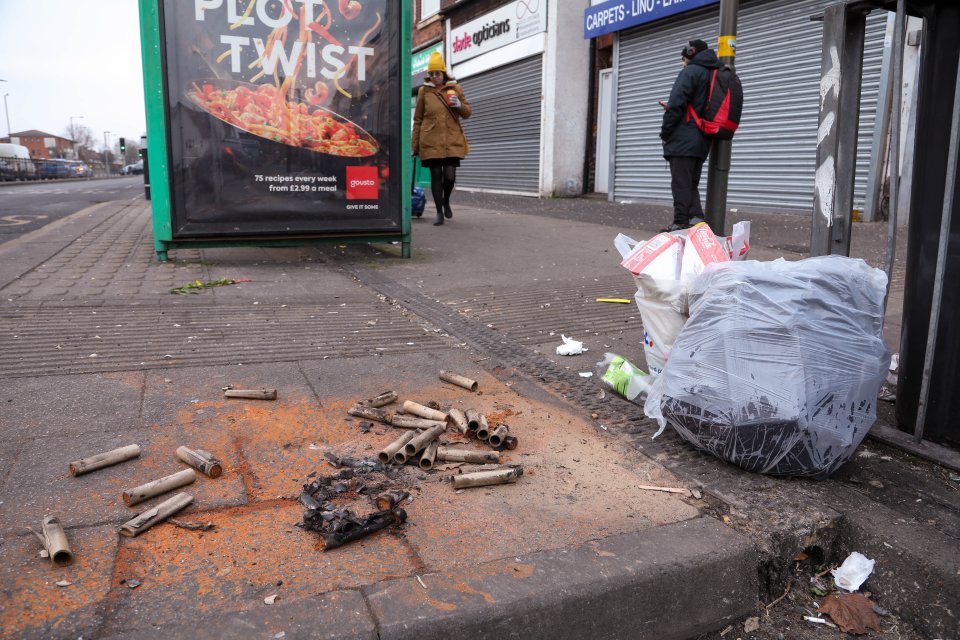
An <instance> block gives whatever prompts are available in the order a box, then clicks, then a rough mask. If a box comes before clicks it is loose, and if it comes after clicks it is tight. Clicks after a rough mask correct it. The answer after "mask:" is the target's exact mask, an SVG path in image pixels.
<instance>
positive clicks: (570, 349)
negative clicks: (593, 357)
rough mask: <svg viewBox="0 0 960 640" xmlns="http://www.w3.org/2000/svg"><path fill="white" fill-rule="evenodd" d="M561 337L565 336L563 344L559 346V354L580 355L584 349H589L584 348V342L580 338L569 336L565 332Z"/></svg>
mask: <svg viewBox="0 0 960 640" xmlns="http://www.w3.org/2000/svg"><path fill="white" fill-rule="evenodd" d="M560 337H561V338H563V344H562V345H560V346H559V347H557V355H558V356H578V355H580V354H581V353H583V352H584V351H587V349H584V348H583V343H582V342H580V341H579V340H574V339H573V338H568V337H567V336H565V335H563V334H560Z"/></svg>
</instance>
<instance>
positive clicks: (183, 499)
mask: <svg viewBox="0 0 960 640" xmlns="http://www.w3.org/2000/svg"><path fill="white" fill-rule="evenodd" d="M191 502H193V496H191V495H190V494H187V493H178V494H177V495H175V496H173V497H172V498H170V499H169V500H166V501H164V502H161V503H160V504H158V505H157V506H155V507H153V508H152V509H147V510H146V511H144V512H143V513H141V514H139V515H138V516H136V517H135V518H133V519H131V520H128V521H127V522H125V523H124V524H123V525H122V526H121V527H120V535H122V536H126V537H128V538H133V537H136V536H138V535H140V534H141V533H143V532H144V531H146V530H147V529H149V528H150V527H152V526H153V525H155V524H157V523H159V522H163V521H164V520H166V519H167V518H169V517H170V516H172V515H173V514H175V513H177V512H178V511H180V510H181V509H184V508H185V507H186V506H187V505H189V504H190V503H191Z"/></svg>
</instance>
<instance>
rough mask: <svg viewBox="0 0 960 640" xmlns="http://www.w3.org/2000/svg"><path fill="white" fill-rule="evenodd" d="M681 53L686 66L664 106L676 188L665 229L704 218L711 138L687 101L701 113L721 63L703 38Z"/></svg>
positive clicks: (664, 133) (663, 132)
mask: <svg viewBox="0 0 960 640" xmlns="http://www.w3.org/2000/svg"><path fill="white" fill-rule="evenodd" d="M680 55H681V59H682V60H683V69H681V70H680V75H678V76H677V79H676V80H675V81H674V83H673V89H672V90H671V91H670V100H669V101H668V102H667V104H666V105H665V106H664V109H666V111H664V114H663V125H662V126H661V128H660V140H661V141H662V142H663V157H664V158H666V160H667V162H669V163H670V190H671V191H672V192H673V224H671V225H670V226H669V227H667V228H666V229H664V231H677V230H679V229H686V228H688V227H690V226H691V224H696V223H697V222H701V221H702V220H703V206H702V205H701V204H700V191H699V185H700V172H701V170H702V169H703V161H704V160H706V158H707V154H708V153H709V152H710V144H711V140H710V139H709V138H707V137H706V136H705V135H703V133H701V132H700V129H698V128H697V125H696V123H695V122H694V121H693V119H692V118H690V117H689V116H688V115H687V105H690V106H692V107H693V109H694V111H696V112H697V113H698V114H699V113H702V111H703V108H704V106H706V104H707V97H708V94H709V90H710V76H711V74H712V73H713V70H714V69H717V68H719V67H720V62H719V61H718V60H717V54H716V52H714V51H713V49H710V48H709V47H708V46H707V43H706V42H704V41H703V40H691V41H690V42H689V43H687V46H685V47H684V48H683V51H682V52H681V54H680ZM661 104H662V103H661Z"/></svg>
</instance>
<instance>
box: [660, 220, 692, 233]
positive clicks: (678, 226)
mask: <svg viewBox="0 0 960 640" xmlns="http://www.w3.org/2000/svg"><path fill="white" fill-rule="evenodd" d="M689 228H690V225H688V224H677V223H676V222H674V223H673V224H672V225H670V226H669V227H667V228H666V229H660V233H670V232H671V231H683V230H684V229H689Z"/></svg>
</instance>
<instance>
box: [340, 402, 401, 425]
mask: <svg viewBox="0 0 960 640" xmlns="http://www.w3.org/2000/svg"><path fill="white" fill-rule="evenodd" d="M347 413H349V414H350V415H352V416H356V417H358V418H366V419H367V420H376V421H377V422H385V423H386V424H390V421H391V420H393V412H392V411H387V410H386V409H378V408H376V407H365V406H363V405H360V404H355V405H353V406H352V407H350V410H349V411H347Z"/></svg>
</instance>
